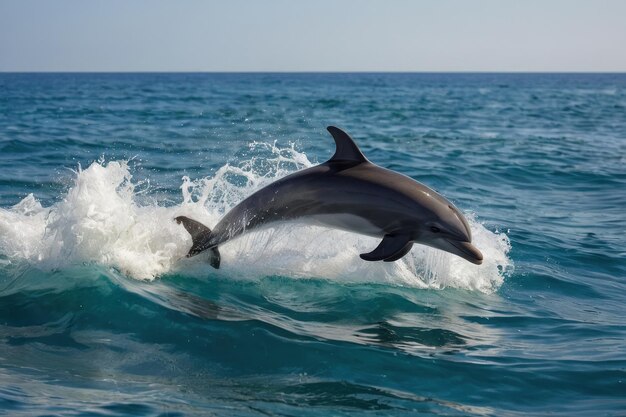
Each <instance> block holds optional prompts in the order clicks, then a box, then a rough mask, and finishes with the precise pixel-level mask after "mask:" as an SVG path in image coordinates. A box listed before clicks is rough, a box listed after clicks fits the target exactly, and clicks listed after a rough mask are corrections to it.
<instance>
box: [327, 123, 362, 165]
mask: <svg viewBox="0 0 626 417" xmlns="http://www.w3.org/2000/svg"><path fill="white" fill-rule="evenodd" d="M326 129H327V130H328V131H329V132H330V134H331V135H332V136H333V139H335V145H336V146H337V150H336V151H335V154H334V155H333V157H332V158H330V160H329V161H328V162H339V161H342V162H367V158H366V157H365V155H363V152H361V150H360V149H359V147H358V146H357V145H356V143H354V140H353V139H352V138H351V137H350V136H349V135H348V134H347V133H346V132H344V131H343V130H341V129H339V128H337V127H335V126H328V127H327V128H326Z"/></svg>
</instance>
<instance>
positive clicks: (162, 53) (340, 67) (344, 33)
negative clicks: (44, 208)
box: [0, 0, 626, 72]
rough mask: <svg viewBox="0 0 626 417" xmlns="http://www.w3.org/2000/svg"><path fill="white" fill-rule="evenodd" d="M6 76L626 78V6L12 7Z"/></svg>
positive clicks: (475, 0)
mask: <svg viewBox="0 0 626 417" xmlns="http://www.w3.org/2000/svg"><path fill="white" fill-rule="evenodd" d="M0 71H497V72H499V71H539V72H543V71H598V72H624V71H626V1H623V0H524V1H522V0H508V1H507V0H471V1H470V0H432V1H425V0H423V1H420V0H308V1H304V0H264V1H261V0H223V1H213V0H176V1H174V0H171V1H162V0H150V1H148V0H108V1H95V0H94V1H89V0H56V1H51V0H50V1H47V0H0Z"/></svg>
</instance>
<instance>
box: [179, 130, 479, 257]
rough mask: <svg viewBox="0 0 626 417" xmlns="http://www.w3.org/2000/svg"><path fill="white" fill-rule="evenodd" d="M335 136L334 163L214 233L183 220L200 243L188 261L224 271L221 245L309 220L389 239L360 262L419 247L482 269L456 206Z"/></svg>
mask: <svg viewBox="0 0 626 417" xmlns="http://www.w3.org/2000/svg"><path fill="white" fill-rule="evenodd" d="M327 129H328V131H329V132H330V134H331V135H332V137H333V139H334V140H335V144H336V151H335V154H334V155H333V156H332V158H330V159H329V160H328V161H327V162H324V163H323V164H320V165H317V166H314V167H311V168H308V169H304V170H302V171H298V172H295V173H293V174H291V175H288V176H286V177H284V178H281V179H279V180H277V181H275V182H273V183H271V184H269V185H267V186H266V187H264V188H262V189H260V190H259V191H257V192H255V193H254V194H252V195H251V196H249V197H248V198H246V199H245V200H243V201H242V202H241V203H239V204H237V205H236V206H235V207H234V208H233V209H232V210H230V211H229V212H228V213H227V214H226V215H225V216H224V217H223V218H222V219H221V220H220V221H219V223H217V225H216V226H215V227H214V228H213V230H211V229H209V228H208V227H206V226H205V225H203V224H201V223H199V222H197V221H195V220H192V219H190V218H188V217H185V216H179V217H176V218H175V220H176V222H177V223H179V224H181V223H182V224H183V226H184V227H185V229H186V230H187V231H188V232H189V233H190V234H191V237H192V240H193V245H192V246H191V249H190V250H189V253H188V254H187V257H191V256H194V255H197V254H199V253H201V252H204V251H209V262H210V264H211V265H212V266H213V267H214V268H219V266H220V254H219V250H218V247H219V246H220V245H222V244H224V243H226V242H228V241H230V240H232V239H234V238H236V237H239V236H241V235H242V234H244V233H246V232H248V231H250V230H254V229H257V228H259V227H262V226H264V225H268V224H270V223H274V222H278V221H292V220H297V219H307V220H313V221H314V222H316V223H317V224H320V225H323V226H327V227H331V228H337V229H342V230H347V231H350V232H355V233H359V234H363V235H368V236H373V237H377V238H381V239H382V240H381V242H380V244H379V245H378V246H377V247H376V248H375V249H374V250H373V251H371V252H369V253H363V254H361V255H360V257H361V259H363V260H366V261H385V262H393V261H397V260H398V259H400V258H402V257H403V256H404V255H406V254H407V253H409V251H410V250H411V247H412V246H413V244H414V243H419V244H422V245H428V246H431V247H434V248H437V249H441V250H444V251H446V252H450V253H453V254H455V255H458V256H460V257H461V258H463V259H466V260H468V261H469V262H471V263H474V264H477V265H480V264H481V263H482V260H483V256H482V254H481V252H480V251H479V250H478V249H477V248H476V247H475V246H473V245H472V243H471V242H472V232H471V230H470V227H469V224H468V223H467V220H466V219H465V217H464V216H463V214H461V212H460V211H459V209H457V208H456V207H455V206H454V205H453V204H452V203H451V202H450V201H448V200H446V199H445V198H444V197H443V196H441V195H440V194H438V193H437V192H436V191H434V190H432V189H431V188H428V187H427V186H425V185H424V184H421V183H419V182H417V181H415V180H413V179H412V178H409V177H407V176H405V175H402V174H399V173H397V172H394V171H390V170H388V169H385V168H382V167H379V166H377V165H375V164H373V163H372V162H370V161H369V160H368V159H367V158H366V157H365V156H364V155H363V153H362V152H361V150H360V149H359V147H358V146H357V145H356V143H355V142H354V140H353V139H352V138H351V137H350V136H349V135H348V134H347V133H346V132H344V131H343V130H341V129H339V128H337V127H334V126H329V127H328V128H327Z"/></svg>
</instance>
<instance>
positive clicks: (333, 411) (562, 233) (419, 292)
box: [0, 73, 626, 416]
mask: <svg viewBox="0 0 626 417" xmlns="http://www.w3.org/2000/svg"><path fill="white" fill-rule="evenodd" d="M625 114H626V75H623V74H367V73H363V74H0V415H2V414H6V415H10V416H35V415H41V416H43V415H46V416H52V415H73V416H128V415H133V416H205V415H241V416H261V415H293V416H326V415H416V414H420V415H437V416H441V415H447V416H461V415H463V416H464V415H480V416H483V415H489V416H491V415H493V416H522V415H548V414H550V415H564V416H578V415H580V416H583V415H584V416H586V415H624V414H623V413H624V410H626V325H625V324H624V322H625V314H624V312H625V311H626V310H624V308H625V307H624V306H625V305H626V264H625V262H624V259H625V258H626V239H624V234H625V232H626V215H625V214H624V213H625V211H624V207H626V117H625ZM329 124H334V125H337V126H341V127H342V128H345V129H346V130H347V131H348V132H349V133H351V134H352V135H353V137H354V138H355V139H356V140H357V142H358V143H359V145H360V146H361V148H362V149H363V151H364V153H365V154H366V155H367V156H368V158H369V159H371V160H372V161H373V162H375V163H377V164H379V165H381V166H384V167H387V168H390V169H393V170H396V171H399V172H402V173H403V174H406V175H409V176H411V177H413V178H415V179H416V180H419V181H421V182H423V183H425V184H427V185H429V186H431V187H433V188H435V189H436V190H438V191H439V192H441V193H442V194H443V195H444V196H446V197H448V198H449V199H450V200H451V201H453V202H454V203H455V204H456V205H457V206H458V207H459V208H460V209H461V210H462V211H464V212H465V214H466V215H467V217H468V219H469V221H470V225H471V228H472V233H473V235H474V240H475V243H476V246H477V247H478V248H480V249H481V251H482V252H483V254H484V255H485V262H484V264H483V265H481V266H476V265H472V264H469V263H468V262H465V261H463V260H462V259H460V258H456V257H454V256H452V255H449V254H446V253H442V252H440V251H437V250H434V249H431V248H426V247H423V246H418V245H416V246H415V247H414V249H413V250H412V251H411V253H410V254H409V256H407V257H406V258H404V259H403V260H402V261H399V262H395V263H366V262H363V261H361V260H360V259H359V258H358V254H359V253H362V252H364V251H369V250H371V249H372V248H373V247H375V246H376V244H377V242H376V240H375V239H371V238H368V237H363V236H358V235H354V234H350V233H347V232H341V231H337V230H329V229H324V228H320V227H317V226H313V225H310V224H306V223H293V224H292V223H289V224H282V225H276V226H274V227H271V228H267V229H264V230H261V231H257V232H254V233H250V234H249V235H246V236H245V237H243V238H241V239H238V240H236V241H233V242H230V243H228V244H226V245H224V246H223V247H222V248H220V251H221V253H222V268H221V269H220V270H213V269H211V268H210V266H208V265H207V263H206V260H205V259H203V258H202V257H196V258H191V259H186V258H185V257H184V255H185V253H186V251H187V250H188V248H189V246H190V238H189V236H188V234H187V233H186V232H185V231H184V229H183V228H182V227H181V226H179V225H177V224H176V223H175V222H174V221H173V218H174V217H175V216H178V215H187V216H190V217H193V218H197V219H199V220H201V221H203V222H204V223H206V224H207V225H209V226H213V225H214V224H216V223H217V221H218V220H219V218H220V217H221V216H222V215H223V214H224V213H225V212H227V211H228V210H229V208H231V207H232V206H234V205H235V204H237V203H238V202H239V201H241V199H243V198H245V197H246V196H247V195H249V194H250V193H252V192H254V190H256V189H259V188H260V187H262V186H264V185H265V184H268V183H270V182H271V181H274V180H275V179H277V178H281V177H283V176H285V175H288V174H289V173H291V172H295V171H297V170H299V169H303V168H306V167H309V166H312V165H315V164H317V163H320V162H324V161H325V160H326V159H328V158H329V157H330V156H331V155H332V153H333V152H334V144H333V141H332V139H331V138H330V136H329V135H328V134H327V133H326V132H325V129H324V128H325V126H326V125H329Z"/></svg>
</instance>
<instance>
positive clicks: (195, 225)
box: [174, 216, 220, 269]
mask: <svg viewBox="0 0 626 417" xmlns="http://www.w3.org/2000/svg"><path fill="white" fill-rule="evenodd" d="M174 220H176V223H178V224H181V223H182V224H183V226H185V229H187V231H188V232H189V234H190V235H191V240H192V241H193V245H191V249H189V253H188V254H187V257H188V258H189V257H192V256H195V255H197V254H199V253H200V252H204V251H205V250H208V251H209V263H210V264H211V266H212V267H213V268H215V269H218V268H219V267H220V252H219V250H217V246H213V247H209V246H207V244H208V242H209V239H210V238H211V229H209V228H208V227H206V226H205V225H203V224H202V223H200V222H197V221H195V220H192V219H190V218H189V217H185V216H178V217H176V219H174Z"/></svg>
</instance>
